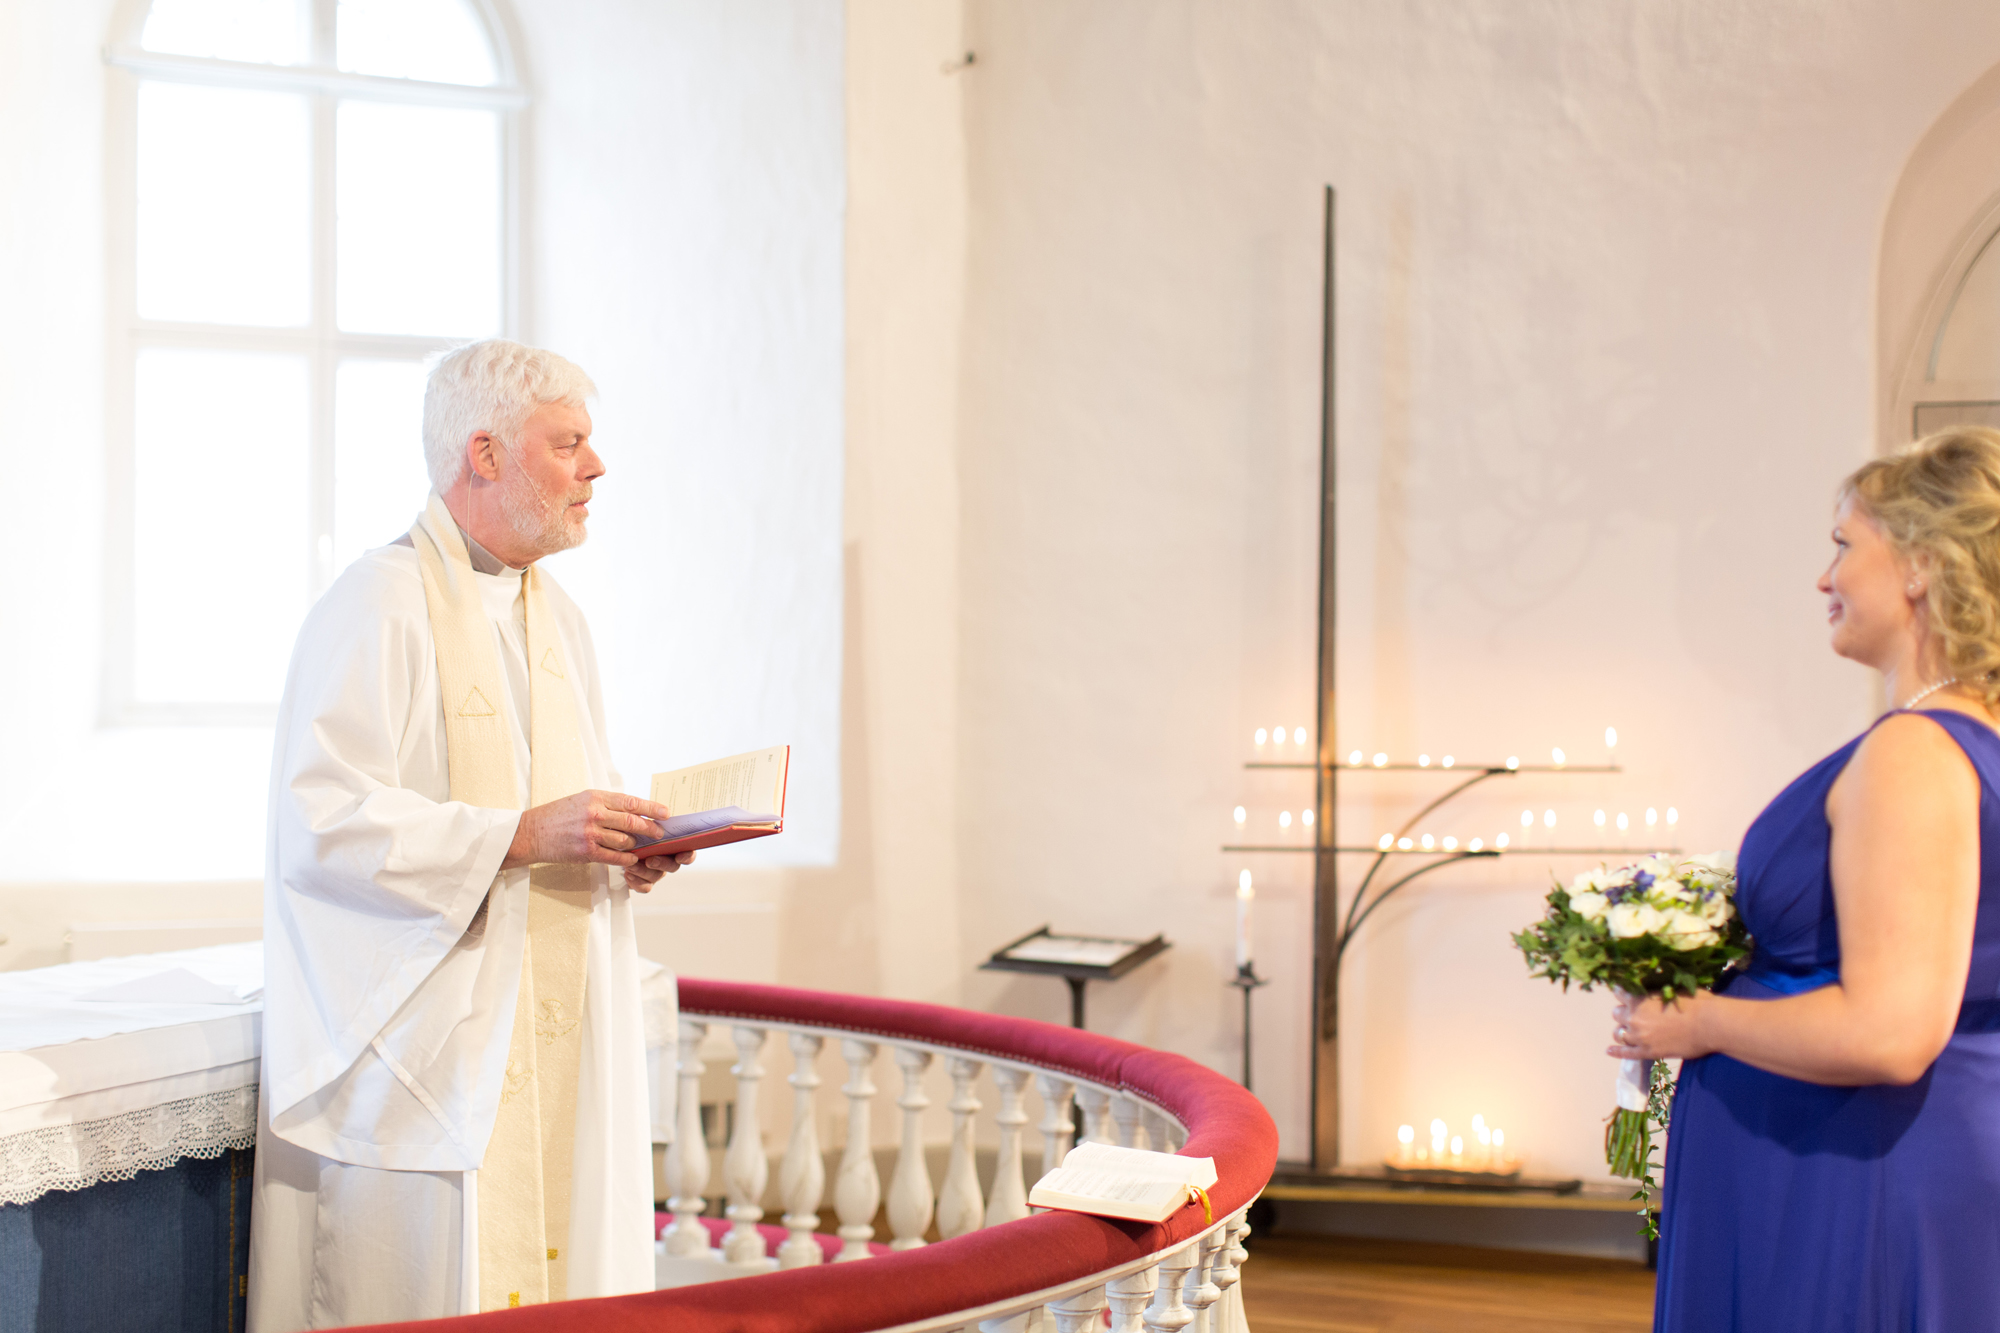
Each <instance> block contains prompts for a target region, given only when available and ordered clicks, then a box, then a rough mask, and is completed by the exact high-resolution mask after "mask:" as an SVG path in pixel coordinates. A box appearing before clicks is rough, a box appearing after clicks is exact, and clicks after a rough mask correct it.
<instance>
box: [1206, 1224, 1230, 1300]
mask: <svg viewBox="0 0 2000 1333" xmlns="http://www.w3.org/2000/svg"><path fill="white" fill-rule="evenodd" d="M1220 1230H1221V1232H1222V1244H1221V1245H1220V1246H1219V1247H1217V1249H1216V1252H1215V1262H1214V1264H1213V1265H1212V1266H1211V1268H1210V1270H1209V1271H1210V1273H1211V1274H1212V1276H1213V1281H1214V1282H1215V1285H1216V1286H1217V1287H1219V1288H1221V1290H1222V1294H1223V1295H1225V1296H1227V1295H1228V1294H1229V1289H1230V1288H1231V1287H1233V1286H1235V1285H1236V1218H1234V1217H1232V1218H1230V1219H1229V1220H1228V1221H1227V1222H1226V1223H1224V1224H1223V1225H1222V1227H1221V1228H1220Z"/></svg>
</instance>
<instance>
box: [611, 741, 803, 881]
mask: <svg viewBox="0 0 2000 1333" xmlns="http://www.w3.org/2000/svg"><path fill="white" fill-rule="evenodd" d="M791 766H792V747H791V746H789V745H776V746H773V747H771V748H770V749H768V750H752V751H751V752H750V753H748V754H738V755H731V756H730V757H729V758H727V759H713V760H710V761H709V762H708V763H706V764H696V765H695V766H694V767H693V768H677V769H675V770H674V771H673V772H671V773H655V774H653V799H654V800H655V801H657V802H658V803H659V804H661V805H664V806H665V807H667V810H668V811H669V812H670V813H669V815H668V817H667V818H666V819H659V820H650V821H648V822H650V823H652V824H653V825H654V827H656V828H658V829H659V830H660V836H659V837H657V838H654V839H653V840H652V841H650V842H642V843H640V844H638V845H637V846H635V847H633V848H632V849H631V850H632V852H633V853H634V854H635V855H637V856H640V857H648V856H670V855H672V854H673V853H675V852H692V851H696V850H698V849H700V848H703V847H720V846H722V845H723V844H724V843H728V842H742V841H744V840H745V839H747V838H768V837H770V836H771V835H772V834H773V833H783V832H784V831H785V777H786V774H787V773H788V772H789V770H790V769H791Z"/></svg>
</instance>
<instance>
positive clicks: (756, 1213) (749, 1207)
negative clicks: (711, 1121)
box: [722, 1027, 771, 1264]
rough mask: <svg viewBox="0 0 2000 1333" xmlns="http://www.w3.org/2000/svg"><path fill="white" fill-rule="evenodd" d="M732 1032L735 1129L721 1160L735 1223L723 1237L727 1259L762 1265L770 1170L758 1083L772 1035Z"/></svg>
mask: <svg viewBox="0 0 2000 1333" xmlns="http://www.w3.org/2000/svg"><path fill="white" fill-rule="evenodd" d="M733 1031H734V1035H735V1038H736V1063H735V1064H734V1065H732V1066H731V1067H730V1071H729V1072H730V1073H732V1074H734V1075H736V1125H735V1132H734V1133H732V1134H731V1135H730V1136H729V1151H728V1152H727V1153H725V1154H724V1155H723V1158H722V1174H723V1179H724V1180H725V1181H727V1182H728V1185H729V1213H728V1215H729V1220H730V1222H732V1223H733V1224H734V1225H732V1226H731V1227H730V1228H729V1234H728V1235H726V1236H724V1237H723V1238H722V1257H723V1259H724V1260H725V1261H727V1262H729V1263H732V1264H761V1263H762V1261H763V1259H764V1258H765V1254H764V1238H763V1237H762V1236H760V1235H758V1234H757V1223H758V1222H759V1221H760V1220H761V1219H762V1218H763V1216H764V1208H763V1203H762V1200H763V1198H764V1186H765V1185H766V1184H768V1183H769V1182H770V1178H771V1166H770V1163H769V1162H768V1161H766V1160H765V1157H764V1130H763V1124H762V1122H761V1121H760V1120H759V1118H758V1111H757V1085H758V1083H759V1082H760V1081H762V1079H763V1077H764V1066H762V1065H760V1064H758V1063H757V1056H758V1054H759V1053H760V1052H762V1051H763V1049H764V1043H765V1041H766V1040H768V1039H769V1038H770V1035H771V1034H770V1032H769V1031H767V1030H766V1029H764V1028H753V1027H739V1028H736V1029H734V1030H733Z"/></svg>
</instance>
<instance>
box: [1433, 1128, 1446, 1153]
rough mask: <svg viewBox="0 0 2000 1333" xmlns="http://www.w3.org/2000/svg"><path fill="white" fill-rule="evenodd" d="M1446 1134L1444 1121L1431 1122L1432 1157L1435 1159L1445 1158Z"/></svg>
mask: <svg viewBox="0 0 2000 1333" xmlns="http://www.w3.org/2000/svg"><path fill="white" fill-rule="evenodd" d="M1445 1133H1446V1130H1445V1127H1444V1121H1442V1120H1433V1121H1431V1156H1433V1157H1442V1156H1444V1136H1445Z"/></svg>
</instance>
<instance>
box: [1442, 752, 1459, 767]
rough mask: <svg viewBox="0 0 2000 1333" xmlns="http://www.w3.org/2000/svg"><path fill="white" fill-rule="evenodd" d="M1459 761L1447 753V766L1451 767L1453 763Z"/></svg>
mask: <svg viewBox="0 0 2000 1333" xmlns="http://www.w3.org/2000/svg"><path fill="white" fill-rule="evenodd" d="M1457 762H1458V761H1457V760H1456V759H1453V758H1452V757H1451V756H1450V755H1446V756H1445V757H1444V766H1445V767H1446V768H1450V767H1451V766H1452V765H1453V764H1455V763H1457Z"/></svg>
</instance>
